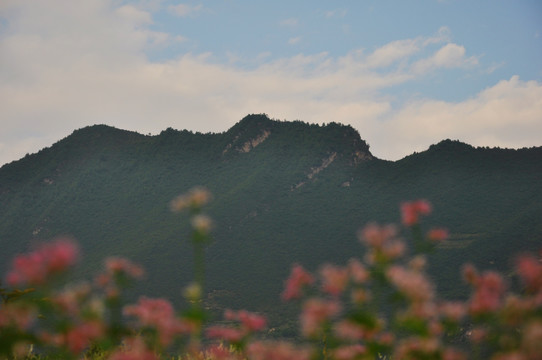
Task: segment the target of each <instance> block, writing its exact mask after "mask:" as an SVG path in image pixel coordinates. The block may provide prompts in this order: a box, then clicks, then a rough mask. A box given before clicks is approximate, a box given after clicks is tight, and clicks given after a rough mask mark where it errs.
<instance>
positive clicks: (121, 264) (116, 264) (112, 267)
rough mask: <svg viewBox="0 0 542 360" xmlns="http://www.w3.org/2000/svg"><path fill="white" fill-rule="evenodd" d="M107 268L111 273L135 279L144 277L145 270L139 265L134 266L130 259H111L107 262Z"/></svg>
mask: <svg viewBox="0 0 542 360" xmlns="http://www.w3.org/2000/svg"><path fill="white" fill-rule="evenodd" d="M105 268H106V269H107V271H108V272H109V273H112V274H116V273H124V274H126V275H128V276H130V277H133V278H135V279H139V278H141V277H143V275H144V273H145V272H144V271H143V268H142V267H141V266H139V265H137V264H134V263H133V262H131V261H130V260H128V259H124V258H120V257H109V258H107V259H106V260H105Z"/></svg>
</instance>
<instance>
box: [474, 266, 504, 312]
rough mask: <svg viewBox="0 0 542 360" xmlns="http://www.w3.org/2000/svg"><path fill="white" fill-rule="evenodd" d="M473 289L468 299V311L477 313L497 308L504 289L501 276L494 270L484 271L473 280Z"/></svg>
mask: <svg viewBox="0 0 542 360" xmlns="http://www.w3.org/2000/svg"><path fill="white" fill-rule="evenodd" d="M474 287H475V291H474V294H473V295H472V297H471V299H470V304H469V312H470V313H471V314H472V315H479V314H483V313H487V312H491V311H495V310H497V309H498V308H499V307H500V305H501V298H502V296H503V294H504V291H505V285H504V281H503V279H502V277H501V276H500V275H499V274H498V273H496V272H494V271H486V272H485V273H483V274H482V275H481V276H479V277H478V278H477V279H476V281H475V282H474Z"/></svg>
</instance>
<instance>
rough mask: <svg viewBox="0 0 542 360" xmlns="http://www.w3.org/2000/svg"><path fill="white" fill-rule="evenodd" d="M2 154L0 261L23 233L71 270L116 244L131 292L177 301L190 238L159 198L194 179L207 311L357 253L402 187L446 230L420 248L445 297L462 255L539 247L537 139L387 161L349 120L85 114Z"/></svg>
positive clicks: (269, 304) (540, 157)
mask: <svg viewBox="0 0 542 360" xmlns="http://www.w3.org/2000/svg"><path fill="white" fill-rule="evenodd" d="M360 154H361V155H360ZM8 165H9V166H8ZM8 165H5V166H3V167H2V168H0V203H2V208H0V265H2V266H3V268H2V269H1V270H2V271H5V268H6V266H8V265H9V258H10V257H11V256H13V255H14V254H16V253H18V252H21V251H24V250H25V249H27V248H28V247H29V246H30V245H31V244H32V243H34V242H36V241H43V240H48V239H51V238H54V237H55V236H58V235H69V236H73V237H75V238H76V239H78V240H79V242H80V243H81V247H82V250H83V254H84V260H85V261H84V265H82V267H81V268H80V269H79V270H78V274H83V275H88V274H90V273H92V272H93V271H95V270H97V269H99V268H100V266H101V265H100V264H101V262H100V261H101V259H103V258H104V257H105V256H110V255H116V256H127V257H129V258H131V259H133V260H134V261H136V262H139V263H142V264H143V265H144V266H145V267H146V268H147V270H148V278H147V282H146V283H145V284H142V285H140V286H139V287H138V288H137V289H136V290H134V291H136V292H143V293H146V294H147V295H152V296H164V297H167V298H170V299H172V300H174V301H177V302H178V301H180V300H179V299H180V291H181V288H182V286H183V284H187V283H188V282H189V281H190V279H191V276H192V275H191V271H192V270H191V249H190V243H189V241H187V238H186V237H187V234H188V232H189V224H188V220H187V219H184V218H183V217H182V216H181V218H179V216H178V215H176V214H172V213H171V212H170V211H169V202H170V201H171V200H172V199H173V198H174V197H175V196H177V195H179V194H180V193H183V192H185V191H187V190H188V189H190V188H191V187H193V186H195V185H202V186H205V187H207V188H208V189H209V190H210V191H211V192H212V193H213V197H214V200H213V202H212V203H211V204H210V205H209V207H208V212H209V215H210V216H211V217H212V218H213V219H214V222H215V230H214V232H213V235H214V242H213V243H211V244H210V245H209V246H208V248H207V252H206V256H207V260H208V273H209V281H208V284H209V285H208V286H209V289H208V290H209V299H208V301H209V304H210V305H209V306H211V307H213V309H215V310H216V311H218V312H219V311H220V310H221V309H224V308H225V307H234V308H239V307H246V308H249V309H253V310H261V311H266V312H268V310H271V313H272V314H280V313H281V311H282V310H280V309H281V305H280V301H279V297H278V294H279V293H280V290H281V287H282V281H283V279H284V278H285V277H286V276H287V274H288V271H289V267H290V264H292V263H293V262H299V263H302V264H303V265H304V266H306V267H307V268H309V269H311V270H316V269H317V268H318V265H319V264H321V263H322V262H324V261H330V262H335V263H343V262H345V261H346V260H347V259H348V258H350V257H352V256H354V255H362V253H363V247H362V246H361V245H360V244H359V243H358V242H357V241H356V236H355V234H356V232H357V230H358V229H359V228H360V227H363V226H364V225H365V224H366V223H367V222H369V221H378V222H381V223H390V222H397V221H398V219H399V216H398V211H397V208H398V204H399V203H400V202H401V201H405V200H411V199H415V198H426V199H428V200H429V201H431V202H432V203H433V206H434V209H435V213H434V215H433V216H431V217H430V218H429V219H428V220H427V224H425V225H427V226H431V225H439V226H443V225H444V226H448V228H449V229H450V232H451V239H450V241H448V242H446V244H443V246H442V247H440V248H438V249H437V251H436V252H435V253H434V254H432V255H431V257H430V261H429V262H430V266H431V267H433V268H434V269H435V271H436V273H437V275H436V276H437V278H438V279H439V280H443V281H444V285H443V288H442V291H444V292H445V293H446V294H447V295H448V296H450V297H460V296H462V294H463V292H462V290H461V289H462V288H461V286H460V285H458V284H460V277H459V274H458V268H459V266H460V264H461V263H463V262H464V261H472V262H474V263H476V264H477V265H480V266H482V267H487V266H490V267H499V269H503V268H505V267H506V262H507V261H508V260H507V259H508V258H509V256H510V254H511V253H513V252H515V251H527V250H537V248H539V247H542V236H541V235H542V227H541V225H540V223H539V218H540V216H541V215H542V185H541V184H540V181H539V179H540V178H542V147H537V148H531V149H522V150H509V149H486V148H474V147H472V146H470V145H468V144H464V143H461V142H459V141H457V140H449V139H448V140H443V141H441V142H439V143H438V144H435V145H432V146H431V147H430V148H429V149H427V150H426V151H424V152H420V153H414V154H412V155H409V156H407V157H405V158H403V159H401V160H398V161H386V160H382V159H378V158H377V157H374V156H373V155H372V154H371V153H370V151H369V145H368V144H367V143H365V141H363V140H362V139H361V137H360V135H359V133H358V132H357V131H355V130H354V129H353V128H352V127H349V126H344V125H340V124H335V123H330V124H327V125H315V124H307V123H303V122H300V121H294V122H283V121H276V120H271V119H269V118H268V117H267V116H265V115H263V114H259V115H248V116H247V117H245V118H243V119H242V120H241V121H240V122H238V123H237V124H235V125H234V126H233V127H232V128H230V129H229V130H227V131H225V132H222V133H217V134H213V133H207V134H203V133H194V132H191V131H187V130H181V131H179V130H174V129H172V128H168V129H166V130H164V131H162V132H161V133H160V134H158V135H153V136H149V135H142V134H138V133H136V132H130V131H125V130H119V129H116V128H113V127H109V126H107V125H95V126H91V127H85V128H82V129H79V130H76V131H74V133H72V134H71V135H69V136H67V137H66V138H64V139H62V140H60V141H58V142H56V143H55V144H53V145H52V146H51V147H48V148H45V149H43V150H42V151H40V152H38V153H37V154H33V155H29V156H27V157H25V158H23V159H21V160H19V161H16V162H13V163H10V164H8ZM276 318H279V316H278V315H277V316H276Z"/></svg>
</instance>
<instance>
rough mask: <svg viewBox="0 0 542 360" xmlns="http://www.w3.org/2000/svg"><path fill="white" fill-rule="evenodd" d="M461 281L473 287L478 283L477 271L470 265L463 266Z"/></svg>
mask: <svg viewBox="0 0 542 360" xmlns="http://www.w3.org/2000/svg"><path fill="white" fill-rule="evenodd" d="M462 273H463V279H465V281H466V282H467V283H469V284H471V285H474V284H475V283H476V282H477V281H478V277H479V275H478V271H477V270H476V268H475V267H474V265H472V264H465V265H463V269H462Z"/></svg>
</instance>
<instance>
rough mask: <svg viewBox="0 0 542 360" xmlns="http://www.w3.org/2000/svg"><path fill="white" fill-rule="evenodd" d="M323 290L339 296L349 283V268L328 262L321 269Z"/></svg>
mask: <svg viewBox="0 0 542 360" xmlns="http://www.w3.org/2000/svg"><path fill="white" fill-rule="evenodd" d="M320 276H321V277H322V291H324V292H325V293H328V294H330V295H333V296H339V295H340V294H341V293H342V292H343V291H344V289H345V288H346V286H347V285H348V280H349V276H348V269H347V268H341V267H338V266H334V265H331V264H326V265H324V266H323V267H322V268H321V269H320Z"/></svg>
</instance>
